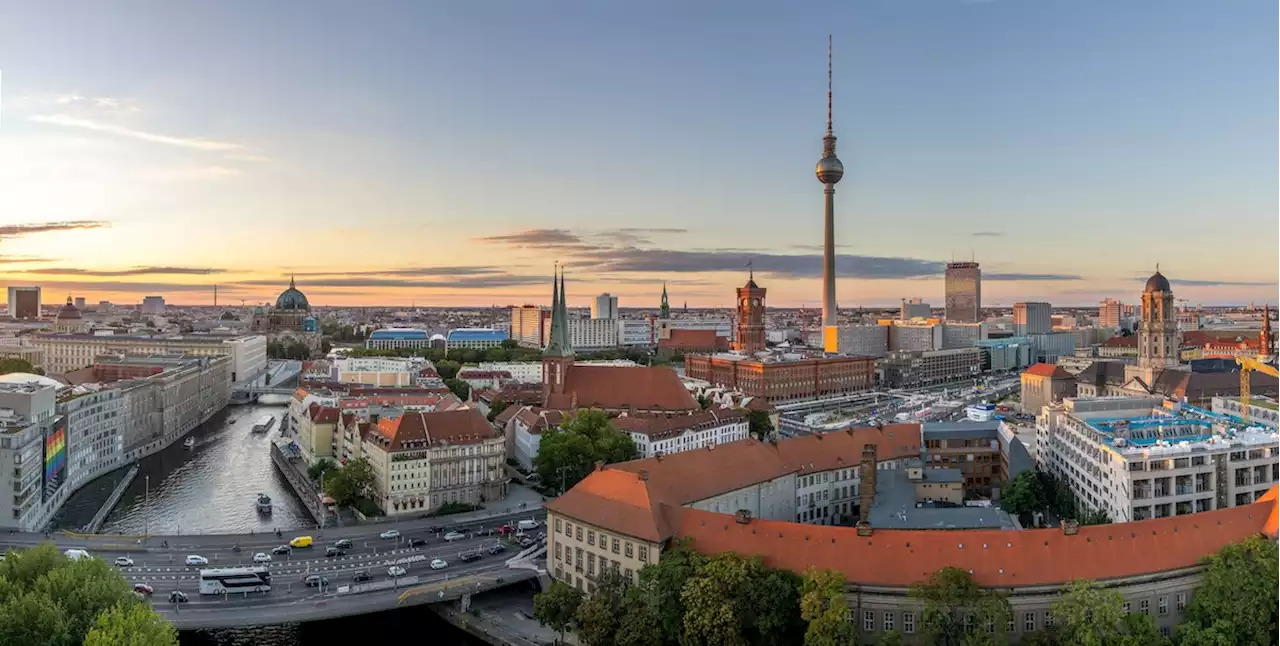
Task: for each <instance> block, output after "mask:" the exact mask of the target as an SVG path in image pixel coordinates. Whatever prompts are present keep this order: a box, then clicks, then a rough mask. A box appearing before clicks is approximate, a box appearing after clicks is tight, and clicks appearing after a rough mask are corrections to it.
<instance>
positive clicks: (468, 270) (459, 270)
mask: <svg viewBox="0 0 1280 646" xmlns="http://www.w3.org/2000/svg"><path fill="white" fill-rule="evenodd" d="M502 273H505V272H504V271H503V270H502V269H499V268H497V267H402V268H397V269H363V270H359V271H342V272H336V271H310V272H297V273H293V272H289V273H283V274H281V276H282V277H283V276H295V277H298V276H301V277H326V276H327V277H342V276H413V277H419V278H428V277H432V276H435V277H446V276H485V275H493V274H502Z"/></svg>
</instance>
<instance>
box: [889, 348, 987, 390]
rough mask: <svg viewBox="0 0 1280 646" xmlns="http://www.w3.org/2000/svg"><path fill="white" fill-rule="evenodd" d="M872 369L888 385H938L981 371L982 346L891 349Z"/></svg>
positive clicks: (906, 386)
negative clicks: (946, 348)
mask: <svg viewBox="0 0 1280 646" xmlns="http://www.w3.org/2000/svg"><path fill="white" fill-rule="evenodd" d="M876 370H877V372H879V373H880V381H881V383H883V384H884V385H885V386H888V387H889V388H922V387H926V386H938V385H942V384H946V383H950V382H953V381H957V380H960V379H973V378H975V377H977V376H978V375H979V374H980V373H981V372H982V349H981V348H976V347H969V348H956V349H953V350H932V351H929V352H919V351H914V352H912V351H894V352H889V353H888V354H887V355H885V356H884V358H882V359H880V360H879V361H877V362H876Z"/></svg>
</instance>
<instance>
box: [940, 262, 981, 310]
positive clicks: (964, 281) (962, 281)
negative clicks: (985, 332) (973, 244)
mask: <svg viewBox="0 0 1280 646" xmlns="http://www.w3.org/2000/svg"><path fill="white" fill-rule="evenodd" d="M946 283H947V284H946V289H947V297H946V298H947V301H946V308H947V320H948V321H951V322H953V323H981V322H982V270H981V269H979V268H978V263H976V262H949V263H947V273H946Z"/></svg>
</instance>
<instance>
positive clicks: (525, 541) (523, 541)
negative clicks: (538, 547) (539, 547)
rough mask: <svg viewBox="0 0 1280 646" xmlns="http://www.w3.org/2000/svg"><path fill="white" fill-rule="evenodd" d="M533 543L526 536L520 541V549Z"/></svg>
mask: <svg viewBox="0 0 1280 646" xmlns="http://www.w3.org/2000/svg"><path fill="white" fill-rule="evenodd" d="M533 543H534V540H533V539H532V538H529V537H528V536H525V537H524V538H521V539H520V547H529V546H530V545H533Z"/></svg>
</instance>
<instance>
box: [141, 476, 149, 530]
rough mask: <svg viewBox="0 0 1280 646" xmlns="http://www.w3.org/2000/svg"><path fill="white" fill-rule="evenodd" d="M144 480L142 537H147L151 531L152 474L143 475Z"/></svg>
mask: <svg viewBox="0 0 1280 646" xmlns="http://www.w3.org/2000/svg"><path fill="white" fill-rule="evenodd" d="M143 480H144V482H145V483H146V489H145V490H144V491H143V494H142V507H143V510H142V511H143V514H142V537H143V538H144V539H145V538H146V537H147V536H148V535H149V534H150V533H151V476H150V475H149V474H148V475H146V476H143Z"/></svg>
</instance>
